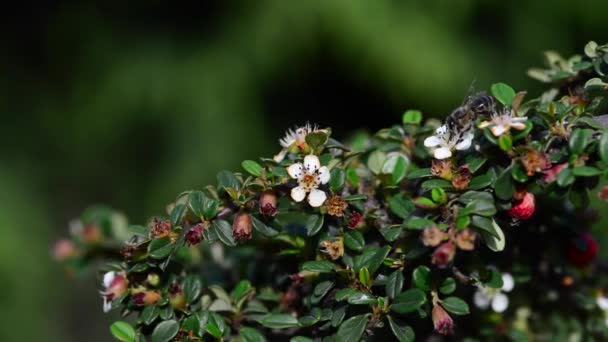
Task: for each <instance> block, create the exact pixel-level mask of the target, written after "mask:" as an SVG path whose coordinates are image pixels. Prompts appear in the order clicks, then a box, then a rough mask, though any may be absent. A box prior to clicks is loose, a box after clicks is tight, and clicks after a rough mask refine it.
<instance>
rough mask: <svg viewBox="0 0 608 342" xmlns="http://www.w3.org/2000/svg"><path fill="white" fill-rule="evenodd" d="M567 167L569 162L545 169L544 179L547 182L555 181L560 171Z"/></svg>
mask: <svg viewBox="0 0 608 342" xmlns="http://www.w3.org/2000/svg"><path fill="white" fill-rule="evenodd" d="M566 168H568V163H561V164H557V165H553V167H551V168H550V169H548V170H545V171H543V173H544V174H545V175H544V176H543V181H544V182H545V183H551V182H553V181H555V180H556V179H557V176H558V175H559V174H560V172H562V171H563V170H564V169H566Z"/></svg>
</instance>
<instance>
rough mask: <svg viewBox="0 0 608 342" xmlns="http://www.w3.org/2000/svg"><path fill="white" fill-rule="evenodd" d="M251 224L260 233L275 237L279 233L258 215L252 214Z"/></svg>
mask: <svg viewBox="0 0 608 342" xmlns="http://www.w3.org/2000/svg"><path fill="white" fill-rule="evenodd" d="M251 225H252V226H253V229H255V230H256V231H257V232H258V233H260V234H262V235H263V236H265V237H275V236H277V235H279V232H278V231H276V230H274V229H272V228H270V227H269V226H267V225H266V224H265V223H264V222H262V221H261V220H260V219H258V218H257V217H255V216H253V215H251Z"/></svg>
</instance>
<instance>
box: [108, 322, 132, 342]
mask: <svg viewBox="0 0 608 342" xmlns="http://www.w3.org/2000/svg"><path fill="white" fill-rule="evenodd" d="M110 332H111V333H112V336H114V338H115V339H117V340H119V341H122V342H134V341H135V329H133V327H132V326H131V324H129V323H127V322H123V321H116V322H114V323H112V325H111V326H110Z"/></svg>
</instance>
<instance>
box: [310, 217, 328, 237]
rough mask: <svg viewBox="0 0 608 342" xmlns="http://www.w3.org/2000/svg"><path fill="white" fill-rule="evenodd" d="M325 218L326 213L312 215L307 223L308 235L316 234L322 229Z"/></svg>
mask: <svg viewBox="0 0 608 342" xmlns="http://www.w3.org/2000/svg"><path fill="white" fill-rule="evenodd" d="M324 219H325V216H324V215H310V216H309V217H308V219H307V220H306V225H305V226H306V230H307V231H308V236H314V235H316V234H317V233H318V232H319V231H320V230H321V228H322V227H323V221H324Z"/></svg>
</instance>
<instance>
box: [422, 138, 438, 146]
mask: <svg viewBox="0 0 608 342" xmlns="http://www.w3.org/2000/svg"><path fill="white" fill-rule="evenodd" d="M439 144H441V139H439V138H437V137H436V136H434V135H431V136H430V137H428V138H426V139H424V146H426V147H435V146H437V145H439Z"/></svg>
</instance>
